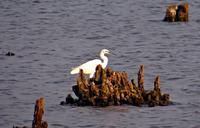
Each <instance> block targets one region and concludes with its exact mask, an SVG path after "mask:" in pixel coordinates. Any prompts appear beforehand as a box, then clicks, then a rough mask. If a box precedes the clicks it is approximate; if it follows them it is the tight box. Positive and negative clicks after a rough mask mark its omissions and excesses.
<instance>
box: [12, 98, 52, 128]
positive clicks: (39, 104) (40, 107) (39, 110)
mask: <svg viewBox="0 0 200 128" xmlns="http://www.w3.org/2000/svg"><path fill="white" fill-rule="evenodd" d="M44 107H45V100H44V98H39V99H37V100H36V103H35V111H34V114H33V122H32V128H48V123H47V122H46V121H43V120H42V117H43V115H44V111H45V109H44ZM13 128H30V127H27V126H23V127H20V126H13Z"/></svg>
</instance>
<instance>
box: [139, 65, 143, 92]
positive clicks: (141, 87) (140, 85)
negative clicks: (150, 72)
mask: <svg viewBox="0 0 200 128" xmlns="http://www.w3.org/2000/svg"><path fill="white" fill-rule="evenodd" d="M138 88H139V89H140V90H141V91H144V65H143V64H142V65H140V68H139V71H138Z"/></svg>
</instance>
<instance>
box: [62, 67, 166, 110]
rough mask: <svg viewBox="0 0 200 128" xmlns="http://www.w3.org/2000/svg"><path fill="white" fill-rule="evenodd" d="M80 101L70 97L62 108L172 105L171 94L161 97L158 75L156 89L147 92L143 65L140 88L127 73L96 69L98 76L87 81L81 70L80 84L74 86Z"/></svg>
mask: <svg viewBox="0 0 200 128" xmlns="http://www.w3.org/2000/svg"><path fill="white" fill-rule="evenodd" d="M72 89H73V91H74V93H75V95H76V96H77V97H78V99H74V98H73V97H72V96H71V94H69V95H68V96H67V97H66V100H65V101H62V102H61V105H66V104H71V105H78V106H101V107H105V106H110V105H122V104H129V105H134V106H142V105H145V104H147V105H148V106H150V107H153V106H166V105H169V104H170V96H169V94H162V93H161V90H160V77H159V76H156V78H155V81H154V89H153V90H152V91H147V90H145V89H144V65H140V68H139V71H138V85H136V84H135V82H134V80H131V81H129V80H128V74H127V73H126V72H115V71H113V70H112V69H111V68H107V69H103V68H102V67H101V65H98V66H97V67H96V72H95V77H94V78H88V79H86V78H85V76H84V74H83V70H82V69H81V70H80V73H79V77H78V78H77V85H75V86H73V87H72Z"/></svg>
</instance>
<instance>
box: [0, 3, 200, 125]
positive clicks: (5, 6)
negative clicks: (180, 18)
mask: <svg viewBox="0 0 200 128" xmlns="http://www.w3.org/2000/svg"><path fill="white" fill-rule="evenodd" d="M171 2H173V3H174V2H176V3H178V2H179V1H171V0H166V1H160V0H153V1H146V0H85V1H84V0H29V1H27V0H5V1H0V12H1V13H0V101H1V102H0V118H1V120H0V127H4V128H5V127H12V126H13V125H29V126H31V121H32V115H33V111H34V102H35V100H36V99H37V98H39V97H41V96H43V97H44V98H45V99H46V113H45V120H47V121H48V123H49V127H50V128H75V127H77V128H78V127H79V128H100V127H105V128H119V127H122V128H127V127H129V128H132V127H135V128H157V127H162V128H170V127H171V128H174V127H176V128H183V127H185V128H198V127H200V109H199V108H200V42H199V41H200V19H199V18H200V13H199V7H200V6H199V4H200V2H199V0H193V1H189V4H190V14H189V18H190V21H189V22H188V23H165V22H162V21H161V20H162V19H163V17H164V15H165V9H166V6H167V5H168V4H169V3H171ZM102 48H107V49H109V50H111V52H112V53H114V54H113V55H110V56H109V66H110V67H112V68H113V69H114V70H119V71H126V72H128V74H129V77H130V78H135V79H136V74H137V71H138V67H139V65H140V64H144V65H145V88H146V89H152V88H153V80H154V77H155V75H157V74H159V75H160V76H161V89H162V91H163V92H165V93H169V94H170V96H171V100H172V101H173V102H174V105H171V106H166V107H154V108H148V107H135V106H110V107H106V108H98V107H72V106H60V105H59V103H60V101H63V100H65V97H66V95H67V94H68V93H72V91H71V86H72V85H74V84H75V79H76V75H73V76H72V75H70V74H69V72H70V70H71V67H74V66H77V65H78V64H80V63H83V62H85V61H87V60H89V59H92V58H96V57H98V52H99V51H100V50H101V49H102ZM8 51H12V52H14V53H15V54H16V55H15V56H12V57H7V56H5V55H4V54H6V52H8Z"/></svg>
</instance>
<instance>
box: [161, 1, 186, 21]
mask: <svg viewBox="0 0 200 128" xmlns="http://www.w3.org/2000/svg"><path fill="white" fill-rule="evenodd" d="M188 15H189V4H188V3H182V4H180V5H177V4H171V5H169V6H168V7H167V10H166V14H165V18H164V19H163V21H167V22H179V21H181V22H187V21H188V20H189V18H188Z"/></svg>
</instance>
